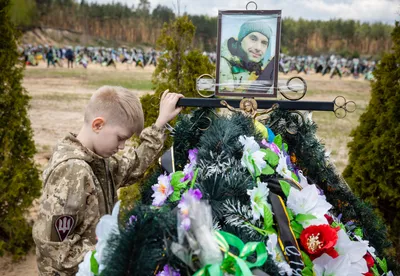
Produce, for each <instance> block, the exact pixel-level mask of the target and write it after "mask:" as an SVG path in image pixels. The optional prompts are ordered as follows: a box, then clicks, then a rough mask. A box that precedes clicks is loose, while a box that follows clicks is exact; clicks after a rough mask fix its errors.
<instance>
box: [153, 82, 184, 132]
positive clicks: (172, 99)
mask: <svg viewBox="0 0 400 276" xmlns="http://www.w3.org/2000/svg"><path fill="white" fill-rule="evenodd" d="M168 91H169V90H168V89H167V90H165V91H164V93H163V94H162V96H161V101H160V112H159V114H158V118H157V121H156V123H155V125H156V126H157V127H158V128H163V127H164V126H165V125H166V124H167V123H168V122H169V121H171V120H172V119H174V118H175V117H176V116H177V115H178V114H179V112H181V111H182V108H183V107H176V103H177V102H178V100H179V99H180V98H183V97H184V96H183V95H182V94H177V93H168Z"/></svg>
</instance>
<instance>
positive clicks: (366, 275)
mask: <svg viewBox="0 0 400 276" xmlns="http://www.w3.org/2000/svg"><path fill="white" fill-rule="evenodd" d="M363 275H365V276H374V274H372V273H371V272H367V273H364V274H363Z"/></svg>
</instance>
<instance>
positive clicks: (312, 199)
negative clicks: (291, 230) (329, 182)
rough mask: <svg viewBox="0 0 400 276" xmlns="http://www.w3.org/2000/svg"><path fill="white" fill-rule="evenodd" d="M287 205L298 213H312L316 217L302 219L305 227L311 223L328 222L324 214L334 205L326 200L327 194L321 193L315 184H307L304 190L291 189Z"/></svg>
mask: <svg viewBox="0 0 400 276" xmlns="http://www.w3.org/2000/svg"><path fill="white" fill-rule="evenodd" d="M286 203H287V207H288V208H290V209H291V210H292V211H293V212H294V213H295V214H296V215H298V214H303V215H306V214H310V215H313V216H314V217H315V218H314V219H310V220H305V221H301V222H300V224H301V225H302V226H303V227H308V226H310V225H319V224H328V221H327V219H326V218H325V217H324V215H325V214H326V213H327V212H328V210H329V209H331V208H332V205H331V204H329V203H328V202H327V201H326V198H325V196H322V195H320V194H319V191H318V189H317V187H316V186H315V185H314V184H313V185H309V186H306V187H305V188H303V189H302V190H297V189H293V188H291V189H290V192H289V196H288V198H287V202H286Z"/></svg>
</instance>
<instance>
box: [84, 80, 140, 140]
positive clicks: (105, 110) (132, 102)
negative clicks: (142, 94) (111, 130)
mask: <svg viewBox="0 0 400 276" xmlns="http://www.w3.org/2000/svg"><path fill="white" fill-rule="evenodd" d="M96 117H104V118H105V119H106V122H108V123H110V124H118V125H121V126H124V127H129V128H130V129H131V130H132V131H133V132H134V133H136V134H140V132H142V130H143V127H144V116H143V109H142V105H141V103H140V100H139V98H138V97H137V96H136V95H135V94H134V93H133V92H132V91H129V90H128V89H126V88H123V87H119V86H102V87H100V88H99V89H97V91H96V92H94V93H93V95H92V97H91V98H90V100H89V103H88V105H87V106H86V110H85V117H84V121H85V123H87V124H90V123H91V122H92V120H93V119H94V118H96Z"/></svg>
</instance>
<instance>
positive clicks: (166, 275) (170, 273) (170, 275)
mask: <svg viewBox="0 0 400 276" xmlns="http://www.w3.org/2000/svg"><path fill="white" fill-rule="evenodd" d="M156 276H181V274H180V273H179V270H175V269H173V268H172V267H170V266H169V265H167V264H166V265H164V269H163V271H161V272H158V273H157V275H156Z"/></svg>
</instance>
